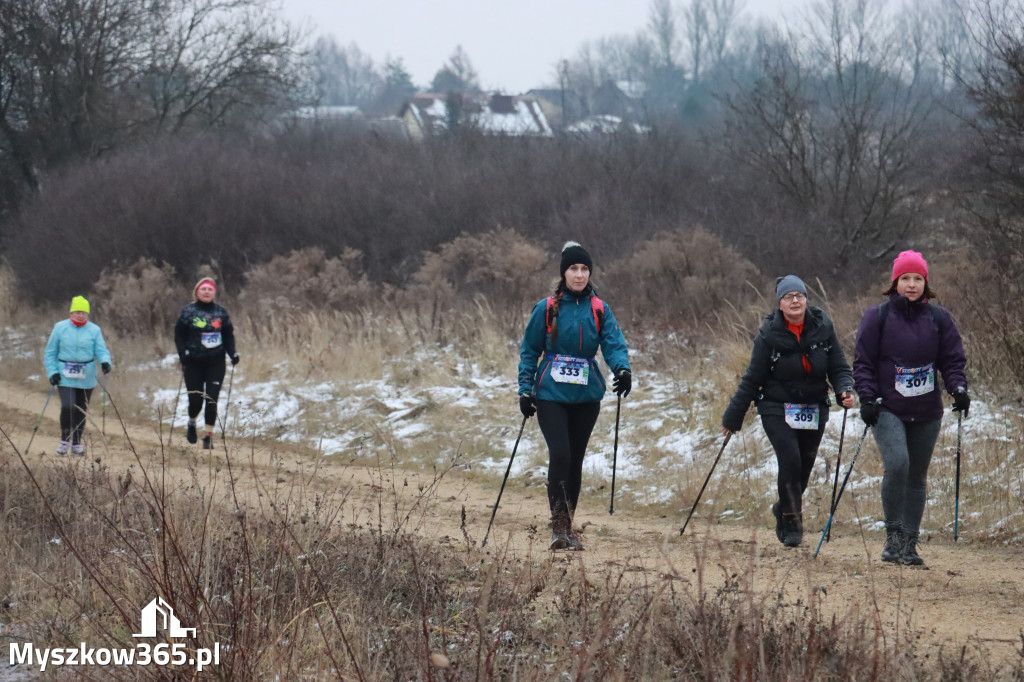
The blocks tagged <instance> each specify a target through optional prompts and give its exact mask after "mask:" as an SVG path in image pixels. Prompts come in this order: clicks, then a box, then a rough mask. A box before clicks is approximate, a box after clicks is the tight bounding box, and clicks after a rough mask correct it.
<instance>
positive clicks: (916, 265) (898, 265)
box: [892, 251, 928, 282]
mask: <svg viewBox="0 0 1024 682" xmlns="http://www.w3.org/2000/svg"><path fill="white" fill-rule="evenodd" d="M908 272H916V273H917V274H919V275H921V276H922V277H924V281H926V282H927V281H928V262H927V261H926V260H925V259H924V256H922V255H921V254H920V253H918V252H917V251H903V252H902V253H900V255H898V256H896V260H894V261H893V262H892V281H894V282H895V281H896V280H898V279H899V278H900V275H905V274H907V273H908Z"/></svg>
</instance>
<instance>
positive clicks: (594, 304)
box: [544, 294, 604, 336]
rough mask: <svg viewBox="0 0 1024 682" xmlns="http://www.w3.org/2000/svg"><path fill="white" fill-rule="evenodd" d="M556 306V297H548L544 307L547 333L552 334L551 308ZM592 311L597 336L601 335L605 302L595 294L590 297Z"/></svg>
mask: <svg viewBox="0 0 1024 682" xmlns="http://www.w3.org/2000/svg"><path fill="white" fill-rule="evenodd" d="M553 305H555V297H554V296H548V299H547V304H546V305H545V307H544V327H545V328H546V329H547V333H548V334H550V333H551V307H552V306H553ZM590 311H591V312H592V313H593V314H594V324H595V325H597V335H598V336H600V335H601V326H602V325H603V323H604V301H602V300H601V299H599V298H598V297H597V296H594V295H593V294H591V295H590Z"/></svg>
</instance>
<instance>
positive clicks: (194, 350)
mask: <svg viewBox="0 0 1024 682" xmlns="http://www.w3.org/2000/svg"><path fill="white" fill-rule="evenodd" d="M217 334H219V338H218V337H217ZM218 340H219V343H216V342H217V341H218ZM174 345H175V346H177V347H178V357H179V358H181V361H182V362H183V363H188V362H194V361H195V362H202V361H206V362H209V361H212V360H217V359H223V358H224V356H225V355H227V356H228V357H232V356H233V355H234V354H235V328H234V327H233V326H232V324H231V318H230V317H229V316H228V311H226V310H224V308H222V307H221V306H219V305H217V304H216V303H202V302H201V301H193V302H192V303H189V304H188V305H187V306H185V307H184V308H183V309H182V311H181V315H179V316H178V322H177V324H175V325H174Z"/></svg>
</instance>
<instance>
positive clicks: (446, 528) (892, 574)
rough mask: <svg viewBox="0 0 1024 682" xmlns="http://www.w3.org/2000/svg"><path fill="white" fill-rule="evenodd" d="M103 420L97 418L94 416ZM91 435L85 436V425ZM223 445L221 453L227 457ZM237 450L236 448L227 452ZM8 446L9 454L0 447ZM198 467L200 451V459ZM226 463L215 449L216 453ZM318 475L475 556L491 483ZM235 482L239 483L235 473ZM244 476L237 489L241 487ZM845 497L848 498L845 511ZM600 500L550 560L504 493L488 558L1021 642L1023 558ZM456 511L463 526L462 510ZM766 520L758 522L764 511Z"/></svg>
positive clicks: (268, 463) (174, 464) (112, 439)
mask: <svg viewBox="0 0 1024 682" xmlns="http://www.w3.org/2000/svg"><path fill="white" fill-rule="evenodd" d="M44 399H45V393H41V392H40V391H39V390H36V389H33V390H29V389H27V388H25V387H23V386H19V385H13V384H6V383H0V404H2V406H3V408H4V412H3V414H4V419H3V424H4V428H5V429H7V430H8V432H9V434H10V435H11V436H12V438H13V440H14V442H15V443H16V444H17V445H18V446H19V447H23V446H24V444H25V443H27V441H28V438H29V435H30V432H31V428H32V424H33V423H34V422H35V420H36V417H37V416H38V414H39V411H40V410H41V409H42V407H43V401H44ZM56 415H57V410H56V408H55V406H54V405H51V406H50V407H49V409H48V410H47V417H46V418H45V419H44V421H43V425H42V427H41V428H40V429H39V433H38V434H37V436H36V438H35V442H34V443H33V445H32V448H31V453H30V456H29V457H28V461H29V462H30V464H31V465H32V466H33V467H36V466H46V465H47V464H48V463H50V462H54V461H57V458H56V457H54V456H53V455H52V454H50V453H51V452H52V447H53V446H54V444H55V440H56V439H55V437H54V434H55V432H56V429H57V426H56V421H55V417H56ZM107 416H108V419H107V432H108V438H107V443H108V447H109V450H104V449H103V448H102V447H100V446H99V444H98V443H96V442H93V443H92V444H91V450H90V453H89V456H88V457H86V458H83V459H81V460H76V461H79V462H81V463H82V466H87V465H88V464H89V463H90V462H93V461H95V460H96V459H100V460H101V461H102V463H103V464H105V465H107V466H109V467H110V468H111V469H112V470H113V471H114V472H115V473H118V472H120V471H122V470H124V469H125V468H127V467H129V466H131V465H133V464H135V456H134V455H133V454H132V453H131V452H130V451H129V450H128V448H127V447H126V439H125V438H124V437H123V435H121V436H114V435H109V434H112V433H114V432H115V428H114V426H113V425H112V419H111V418H110V414H109V413H108V415H107ZM94 418H96V420H97V421H98V415H94ZM89 428H90V429H93V430H94V427H93V426H91V425H90V427H89ZM176 430H177V434H176V435H175V439H176V441H177V442H176V443H175V444H174V447H172V448H170V449H169V450H168V452H169V453H170V454H171V456H170V457H169V458H168V462H169V465H168V470H167V473H168V474H169V475H170V476H181V477H182V478H184V477H185V475H186V474H187V466H188V462H189V460H190V458H191V457H192V456H193V454H194V453H193V452H192V451H191V450H186V449H185V448H184V447H183V446H184V445H185V444H184V440H183V435H184V434H183V433H182V432H181V430H180V426H179V428H178V429H176ZM129 432H130V434H131V437H132V440H133V441H134V442H135V443H136V449H137V451H138V452H140V454H142V456H143V458H144V461H152V462H153V463H154V464H153V465H151V466H150V468H151V473H155V471H156V469H157V468H158V466H157V463H158V462H159V461H160V460H159V458H158V456H157V453H158V452H159V444H158V439H157V434H156V433H155V429H154V427H153V425H148V426H145V425H135V424H132V425H129ZM222 447H223V446H222ZM228 448H229V451H232V452H235V451H237V452H239V453H243V452H244V455H242V454H240V456H239V460H240V461H244V462H251V464H249V466H255V467H256V469H257V471H260V472H262V473H268V472H270V471H274V472H276V473H275V476H276V480H278V482H287V481H296V480H298V479H299V478H303V477H308V476H309V474H310V471H311V467H312V457H311V456H310V455H309V453H303V452H299V451H297V450H294V449H290V446H288V445H287V444H280V443H268V444H263V445H257V446H256V447H253V444H252V443H249V442H237V443H236V442H232V441H230V440H229V442H228ZM236 448H237V450H236ZM8 449H9V446H7V445H5V446H4V450H8ZM203 456H205V453H201V454H200V457H203ZM215 457H216V459H215V460H214V461H215V462H220V461H222V460H223V450H221V451H219V452H217V454H216V455H215ZM321 462H322V463H323V469H322V471H321V472H320V476H319V478H318V481H317V483H315V484H314V485H318V486H320V487H321V488H322V489H327V490H336V491H339V492H340V493H341V494H345V493H347V494H348V500H347V502H346V505H347V506H348V509H347V511H346V512H345V514H343V520H344V521H345V522H347V523H365V522H367V521H369V520H371V519H373V518H376V514H377V513H378V509H379V507H378V504H379V503H380V502H381V500H385V504H384V512H385V514H393V513H394V512H395V507H396V506H397V508H398V510H399V513H400V515H404V514H405V513H406V512H409V511H411V513H410V514H409V517H410V520H409V528H410V529H412V530H414V531H415V532H416V533H418V534H419V535H421V536H422V537H424V538H427V539H428V540H432V541H436V542H443V543H447V544H452V545H455V546H459V545H461V546H464V543H465V542H466V538H467V536H468V538H469V539H470V540H471V541H473V542H474V543H475V544H476V545H477V546H479V542H480V540H482V538H483V535H484V532H485V530H486V528H487V523H488V520H489V519H490V515H491V509H492V507H493V504H494V497H495V495H496V493H497V483H496V482H493V481H492V482H488V483H486V484H481V483H479V482H477V481H475V480H472V479H469V478H466V477H463V476H460V475H459V474H458V473H455V472H450V473H448V474H446V475H445V476H444V478H443V479H442V480H441V481H440V483H438V484H436V485H435V484H434V474H433V472H413V471H402V470H391V469H385V470H383V472H382V471H380V470H376V469H370V468H368V467H365V466H342V465H340V464H338V463H336V462H335V461H334V460H326V461H325V460H321ZM236 474H237V472H236ZM246 480H247V477H246V475H239V483H240V485H241V486H242V487H245V486H246ZM845 499H846V498H844V500H845ZM607 504H608V499H607V496H606V495H603V496H602V497H601V498H600V499H597V498H594V497H589V498H587V499H583V500H581V506H580V508H579V509H578V510H577V515H576V524H577V526H582V527H583V538H584V542H585V544H586V548H587V550H586V551H585V552H583V553H579V554H570V553H558V554H557V555H554V556H552V555H551V554H550V553H549V552H548V551H547V550H546V546H547V540H548V537H549V532H548V530H547V511H546V497H545V496H544V494H543V491H542V490H541V489H538V488H536V487H535V488H531V489H526V488H523V487H520V486H516V485H514V484H513V485H510V486H509V487H508V488H507V489H506V490H505V493H504V497H503V499H502V505H501V508H500V509H499V511H498V515H497V518H496V520H495V524H494V528H493V530H492V531H491V535H490V539H489V542H488V546H487V548H485V550H486V551H488V552H490V551H492V549H494V548H498V547H500V548H502V549H504V548H506V547H507V548H508V549H509V550H510V551H511V553H512V555H514V556H517V557H520V558H521V559H523V560H526V561H551V560H554V561H582V562H583V566H584V567H585V568H586V570H587V572H588V576H589V577H590V579H591V580H600V579H602V578H603V576H604V575H607V574H609V573H614V574H615V575H618V574H620V573H622V572H623V571H628V572H631V573H633V572H635V573H636V574H637V575H638V576H644V577H648V578H650V577H657V576H660V575H663V574H670V575H674V576H677V577H678V579H679V580H681V581H685V582H689V583H690V584H692V585H695V583H696V580H697V576H696V573H695V569H696V568H697V566H698V562H701V565H702V566H703V568H704V580H705V581H706V582H708V583H710V584H713V585H714V584H722V583H723V582H724V581H725V580H726V579H732V576H739V580H740V581H741V582H743V581H745V582H746V583H747V584H748V585H749V587H751V588H752V590H753V592H754V593H755V595H757V597H756V598H763V599H764V600H766V603H775V602H777V601H779V600H780V599H782V600H784V601H786V602H789V603H796V602H798V601H800V602H801V603H808V602H809V601H811V598H812V596H813V597H814V598H816V599H817V600H818V601H819V602H820V603H821V605H822V608H823V609H824V610H825V611H826V612H828V613H835V614H838V615H840V616H842V615H845V614H847V613H850V612H851V610H854V609H856V610H859V611H860V612H861V613H862V614H874V617H875V618H876V619H877V621H878V622H880V623H881V624H882V625H883V626H884V629H885V631H886V632H887V633H888V634H894V633H896V632H900V633H903V632H905V631H906V629H907V628H910V629H911V630H913V631H914V632H916V633H917V634H918V635H919V637H920V641H921V642H923V643H924V644H925V645H927V646H930V647H938V646H946V647H950V646H951V645H959V644H963V643H965V642H967V641H968V640H969V639H973V640H976V641H979V642H980V643H981V644H982V645H983V646H985V647H986V648H987V649H988V650H989V651H990V652H991V654H992V656H993V658H995V659H998V660H1004V661H1005V660H1008V659H1010V658H1012V657H1014V656H1016V655H1017V652H1018V651H1019V650H1020V648H1021V636H1022V633H1024V548H1021V547H1000V546H992V545H987V544H980V543H974V542H972V541H971V540H970V539H969V538H961V540H960V542H958V543H957V544H955V545H954V544H951V543H947V542H932V543H928V544H926V545H924V546H923V547H922V548H921V554H922V556H924V558H925V561H926V566H925V567H923V568H909V567H898V566H893V565H889V564H883V563H882V562H881V561H880V560H879V559H878V554H879V552H880V551H881V544H882V540H883V537H882V535H881V534H880V533H877V532H864V533H862V532H861V531H860V529H859V528H857V527H856V526H855V525H852V524H849V525H839V526H837V528H835V529H834V531H833V534H832V541H831V542H830V543H828V544H825V545H824V546H823V547H822V550H821V553H820V555H819V556H818V557H817V558H814V557H813V554H814V550H815V548H816V547H817V545H818V540H819V538H820V533H821V530H820V528H819V529H818V530H817V532H816V533H815V532H813V531H812V532H809V533H808V534H807V535H806V536H805V542H804V546H803V547H800V548H798V549H786V548H784V547H782V546H781V545H780V544H779V543H778V542H777V541H776V539H775V537H774V533H773V531H772V529H771V528H769V527H768V526H767V518H766V520H765V526H764V527H756V528H752V527H745V526H738V525H724V524H715V523H711V522H709V520H708V519H706V518H702V517H700V513H699V511H698V514H697V515H696V516H695V517H694V520H693V521H691V523H690V526H689V527H688V528H687V533H686V535H685V536H683V537H680V535H679V530H678V529H679V525H680V522H681V520H682V519H676V518H666V517H659V516H655V515H650V514H645V513H644V512H643V511H642V510H633V509H628V508H627V509H621V508H617V509H616V513H615V515H614V516H609V514H608V507H607ZM463 509H465V518H466V521H465V527H464V528H463V525H462V513H463ZM766 516H767V514H766Z"/></svg>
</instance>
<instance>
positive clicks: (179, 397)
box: [167, 370, 185, 445]
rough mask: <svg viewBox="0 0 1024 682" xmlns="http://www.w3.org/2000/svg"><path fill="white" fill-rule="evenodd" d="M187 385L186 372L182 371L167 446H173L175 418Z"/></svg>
mask: <svg viewBox="0 0 1024 682" xmlns="http://www.w3.org/2000/svg"><path fill="white" fill-rule="evenodd" d="M184 384H185V372H184V370H182V372H181V378H180V379H178V393H177V395H175V396H174V411H173V412H171V430H170V431H168V432H167V444H168V445H170V444H171V435H173V434H174V416H175V415H176V414H178V401H179V400H181V387H182V386H183V385H184Z"/></svg>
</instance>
